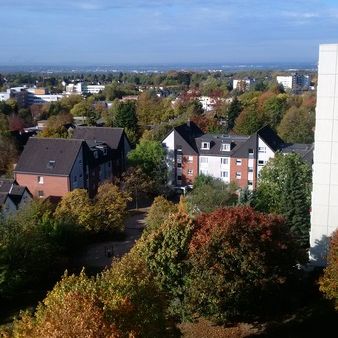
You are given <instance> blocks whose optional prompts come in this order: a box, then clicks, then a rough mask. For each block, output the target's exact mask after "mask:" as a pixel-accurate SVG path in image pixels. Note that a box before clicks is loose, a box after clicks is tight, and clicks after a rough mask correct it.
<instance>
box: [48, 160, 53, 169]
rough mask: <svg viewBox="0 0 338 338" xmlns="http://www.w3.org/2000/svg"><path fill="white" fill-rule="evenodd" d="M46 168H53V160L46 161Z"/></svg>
mask: <svg viewBox="0 0 338 338" xmlns="http://www.w3.org/2000/svg"><path fill="white" fill-rule="evenodd" d="M47 168H48V169H53V168H55V161H48V163H47Z"/></svg>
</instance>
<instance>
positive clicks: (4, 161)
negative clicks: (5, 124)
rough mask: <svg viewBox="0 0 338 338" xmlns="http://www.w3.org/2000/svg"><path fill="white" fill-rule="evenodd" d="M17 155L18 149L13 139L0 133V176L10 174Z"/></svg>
mask: <svg viewBox="0 0 338 338" xmlns="http://www.w3.org/2000/svg"><path fill="white" fill-rule="evenodd" d="M0 122H1V121H0ZM4 133H5V134H6V132H4ZM17 156H18V151H17V148H16V145H15V143H14V141H13V139H12V138H11V137H9V136H4V135H1V134H0V176H1V175H5V174H6V175H7V176H12V173H13V169H14V164H15V163H16V160H17Z"/></svg>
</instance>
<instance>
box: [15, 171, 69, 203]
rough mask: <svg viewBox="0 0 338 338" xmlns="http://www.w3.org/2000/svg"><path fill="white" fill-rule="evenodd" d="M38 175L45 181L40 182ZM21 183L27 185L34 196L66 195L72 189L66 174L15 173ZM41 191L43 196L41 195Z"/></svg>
mask: <svg viewBox="0 0 338 338" xmlns="http://www.w3.org/2000/svg"><path fill="white" fill-rule="evenodd" d="M38 176H41V177H43V183H39V182H38ZM15 180H16V181H17V182H18V184H19V185H23V186H26V187H27V188H28V190H29V191H30V192H31V194H32V195H33V196H34V197H43V198H46V197H48V196H64V195H65V194H66V193H67V192H69V191H70V184H69V178H68V177H66V176H46V175H36V174H20V173H15ZM39 191H40V192H43V196H41V193H40V196H39Z"/></svg>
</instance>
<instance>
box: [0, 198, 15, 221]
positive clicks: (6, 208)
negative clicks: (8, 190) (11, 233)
mask: <svg viewBox="0 0 338 338" xmlns="http://www.w3.org/2000/svg"><path fill="white" fill-rule="evenodd" d="M15 213H16V205H15V204H14V202H13V201H12V200H11V199H10V198H9V197H7V199H6V202H5V204H4V205H3V206H2V207H1V206H0V215H2V216H3V217H4V218H7V217H9V216H11V215H14V214H15Z"/></svg>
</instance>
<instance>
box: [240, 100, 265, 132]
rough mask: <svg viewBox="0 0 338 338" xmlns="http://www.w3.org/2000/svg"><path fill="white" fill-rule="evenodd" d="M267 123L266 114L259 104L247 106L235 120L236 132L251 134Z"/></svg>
mask: <svg viewBox="0 0 338 338" xmlns="http://www.w3.org/2000/svg"><path fill="white" fill-rule="evenodd" d="M264 124H265V120H264V116H263V113H262V112H261V111H259V110H258V107H257V105H255V104H253V105H251V106H247V107H245V108H244V109H243V110H242V112H241V113H240V114H239V116H238V117H237V119H236V121H235V128H234V130H235V132H236V133H238V134H243V135H251V134H253V133H255V132H256V131H257V130H258V129H260V128H262V127H263V126H264Z"/></svg>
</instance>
